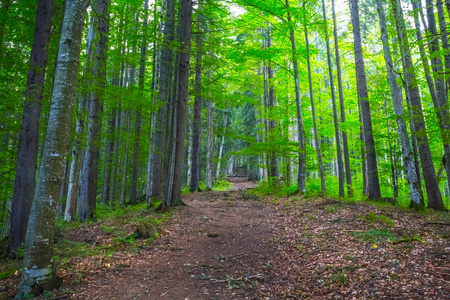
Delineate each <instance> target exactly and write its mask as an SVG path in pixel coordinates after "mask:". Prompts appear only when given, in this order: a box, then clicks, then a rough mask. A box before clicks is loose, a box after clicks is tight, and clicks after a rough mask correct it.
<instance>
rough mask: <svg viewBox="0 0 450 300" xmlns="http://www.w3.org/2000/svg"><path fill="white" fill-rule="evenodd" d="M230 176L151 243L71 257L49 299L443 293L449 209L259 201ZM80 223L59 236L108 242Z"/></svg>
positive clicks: (179, 212)
mask: <svg viewBox="0 0 450 300" xmlns="http://www.w3.org/2000/svg"><path fill="white" fill-rule="evenodd" d="M233 181H234V188H233V190H232V191H227V192H204V193H194V194H189V195H186V196H184V197H183V201H184V202H185V203H186V204H187V206H184V207H180V208H177V209H176V210H175V212H174V213H173V214H172V216H171V218H170V220H168V221H167V223H165V224H164V226H163V227H162V228H163V229H162V230H163V231H162V232H161V234H160V236H159V237H158V238H157V239H156V240H155V241H154V242H152V243H144V244H142V243H141V244H139V247H136V248H135V249H133V251H119V252H118V253H115V254H114V255H112V256H111V257H105V256H95V257H84V258H75V259H72V260H71V261H70V262H69V263H68V265H69V266H70V267H67V268H65V269H64V270H60V272H59V275H60V276H61V277H62V278H63V281H64V285H63V288H64V290H61V291H60V292H57V293H55V294H53V295H51V296H49V298H48V299H51V297H53V299H56V298H57V299H92V300H94V299H135V300H138V299H181V300H187V299H189V300H193V299H303V298H306V299H376V298H385V299H450V240H449V235H448V229H449V228H450V227H449V224H450V223H449V222H450V218H449V215H448V213H440V214H435V213H429V214H420V213H417V212H413V211H410V210H403V209H400V208H396V207H393V206H386V205H384V206H380V205H373V204H369V203H361V202H356V203H348V202H341V201H338V200H333V199H327V198H320V197H319V198H314V199H303V198H302V197H300V196H292V197H284V198H276V197H264V198H262V197H258V196H255V195H254V194H253V193H249V192H247V189H248V188H251V187H252V186H253V183H251V182H247V181H243V180H240V179H237V180H233ZM83 228H84V229H80V230H78V231H77V232H76V233H75V234H74V233H73V232H72V233H69V234H67V236H66V237H68V238H70V239H73V240H85V241H86V240H89V241H90V242H92V244H93V247H95V246H96V245H100V244H107V243H109V242H110V241H109V240H108V239H109V237H107V236H106V235H105V233H104V232H103V233H102V232H101V230H99V229H98V228H96V227H95V226H94V227H91V229H87V228H89V227H83ZM11 280H12V281H11ZM14 280H16V281H15V282H16V283H18V278H15V279H14V278H13V279H9V283H10V284H12V283H11V282H14ZM0 284H1V285H4V284H5V282H4V281H3V282H2V281H0ZM12 292H13V289H11V293H12ZM44 298H45V297H44Z"/></svg>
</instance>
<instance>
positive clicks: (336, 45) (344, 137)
mask: <svg viewBox="0 0 450 300" xmlns="http://www.w3.org/2000/svg"><path fill="white" fill-rule="evenodd" d="M331 6H332V9H333V22H334V28H333V32H334V50H335V55H336V72H337V80H338V88H339V104H340V109H341V124H342V125H344V124H345V103H344V92H343V90H342V74H341V58H340V53H339V39H338V33H337V22H336V12H335V9H334V0H331ZM341 131H342V144H343V146H344V159H345V176H346V179H347V195H348V196H349V197H351V196H352V195H353V187H352V171H351V168H350V154H349V150H348V139H347V131H346V129H343V128H342V126H341Z"/></svg>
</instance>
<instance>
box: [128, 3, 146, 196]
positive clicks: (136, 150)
mask: <svg viewBox="0 0 450 300" xmlns="http://www.w3.org/2000/svg"><path fill="white" fill-rule="evenodd" d="M147 24H148V0H145V1H144V20H143V21H142V27H143V35H142V44H141V57H140V65H139V96H140V97H143V93H144V79H145V65H146V59H147V55H146V54H147ZM141 110H142V107H141V106H140V105H139V106H138V108H137V109H136V119H135V123H134V145H133V161H132V163H131V165H132V168H131V186H130V202H131V203H136V202H137V183H138V178H139V168H140V166H139V165H140V152H141V128H142V113H141Z"/></svg>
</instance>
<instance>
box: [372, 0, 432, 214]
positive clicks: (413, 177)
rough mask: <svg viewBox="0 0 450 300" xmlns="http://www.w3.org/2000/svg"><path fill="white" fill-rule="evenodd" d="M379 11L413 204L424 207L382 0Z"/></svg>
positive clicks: (404, 162) (378, 0)
mask: <svg viewBox="0 0 450 300" xmlns="http://www.w3.org/2000/svg"><path fill="white" fill-rule="evenodd" d="M377 10H378V15H379V17H380V29H381V41H382V42H383V53H384V59H385V61H386V70H387V74H388V81H389V87H390V91H391V98H392V102H393V107H394V113H395V120H396V122H397V131H398V136H399V139H400V143H401V145H402V154H403V164H404V166H405V170H406V178H407V180H408V184H409V191H410V197H411V201H412V203H414V206H423V205H424V199H423V194H422V190H421V186H420V182H419V179H418V177H417V172H416V170H415V165H414V160H413V154H412V153H411V147H410V145H409V138H408V130H407V125H406V121H405V116H404V114H403V106H402V102H403V99H402V93H401V90H400V87H399V86H398V85H397V76H396V75H395V70H394V64H393V62H392V56H391V50H390V47H389V37H388V34H387V26H386V17H385V14H384V9H383V3H382V0H377ZM389 144H390V140H389ZM389 148H390V146H389ZM391 157H392V155H391Z"/></svg>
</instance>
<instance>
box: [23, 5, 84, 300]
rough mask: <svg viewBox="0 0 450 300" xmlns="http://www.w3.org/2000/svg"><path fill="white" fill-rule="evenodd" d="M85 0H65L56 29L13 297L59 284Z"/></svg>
mask: <svg viewBox="0 0 450 300" xmlns="http://www.w3.org/2000/svg"><path fill="white" fill-rule="evenodd" d="M86 5H87V1H86V0H80V1H77V0H74V1H68V2H67V3H66V7H65V17H64V21H63V26H62V30H61V41H60V44H59V51H58V57H57V64H56V70H55V81H54V85H53V96H52V101H51V106H50V114H49V122H48V127H47V134H46V136H45V141H44V150H43V156H42V160H41V166H40V169H39V177H38V178H39V179H38V182H37V185H36V190H35V193H34V198H33V205H32V208H31V214H30V219H29V223H28V228H27V235H26V241H25V256H24V260H23V271H22V278H21V281H20V286H19V290H18V292H17V294H16V299H24V298H25V295H27V294H32V295H34V296H36V295H38V294H40V293H41V292H42V290H53V288H55V287H56V286H58V285H59V282H58V280H57V278H56V274H55V268H54V265H53V238H54V230H55V216H56V208H57V205H58V203H57V199H58V194H59V188H60V186H61V180H62V177H63V172H64V165H65V163H64V162H65V158H66V155H67V149H68V148H69V136H70V127H71V123H72V114H73V102H74V101H73V100H74V98H75V92H76V86H77V75H78V66H79V57H80V49H81V36H82V32H83V25H84V16H85V13H86Z"/></svg>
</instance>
